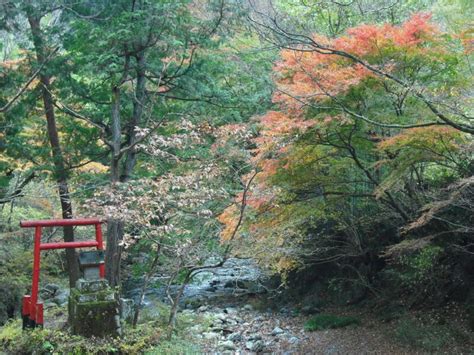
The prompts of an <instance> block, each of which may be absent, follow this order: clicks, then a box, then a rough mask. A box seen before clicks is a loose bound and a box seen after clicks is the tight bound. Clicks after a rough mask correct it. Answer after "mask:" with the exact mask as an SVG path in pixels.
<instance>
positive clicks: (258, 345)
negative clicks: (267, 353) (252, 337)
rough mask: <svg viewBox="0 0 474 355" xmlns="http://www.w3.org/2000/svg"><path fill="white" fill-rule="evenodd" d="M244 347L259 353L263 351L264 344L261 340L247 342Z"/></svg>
mask: <svg viewBox="0 0 474 355" xmlns="http://www.w3.org/2000/svg"><path fill="white" fill-rule="evenodd" d="M245 347H246V348H247V349H248V350H250V351H253V352H256V353H259V352H262V351H263V350H264V349H265V343H264V342H263V341H262V340H256V341H248V342H246V343H245Z"/></svg>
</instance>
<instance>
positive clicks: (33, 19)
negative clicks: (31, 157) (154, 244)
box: [28, 13, 79, 287]
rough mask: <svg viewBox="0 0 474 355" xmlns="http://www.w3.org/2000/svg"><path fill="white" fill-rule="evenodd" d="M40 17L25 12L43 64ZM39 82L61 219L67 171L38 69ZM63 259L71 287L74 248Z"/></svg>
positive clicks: (68, 237) (75, 272)
mask: <svg viewBox="0 0 474 355" xmlns="http://www.w3.org/2000/svg"><path fill="white" fill-rule="evenodd" d="M40 19H41V18H40V17H38V16H35V15H33V14H31V13H29V14H28V22H29V24H30V28H31V34H32V36H33V44H34V48H35V52H36V58H37V62H38V63H44V62H45V60H46V55H45V47H44V43H43V37H42V33H41V27H40ZM39 79H40V83H41V86H42V87H41V96H42V99H43V106H44V113H45V116H46V122H47V131H48V139H49V143H50V145H51V153H52V158H53V164H54V177H55V180H56V183H57V184H58V193H59V200H60V202H61V212H62V217H63V218H65V219H69V218H72V216H73V211H72V203H71V198H70V196H69V185H68V173H67V171H66V168H65V164H64V157H63V154H62V151H61V145H60V142H59V136H58V128H57V125H56V116H55V112H54V104H53V98H52V96H51V91H50V88H51V85H50V77H49V75H48V74H45V73H44V71H42V72H41V73H40V75H39ZM63 233H64V241H65V242H72V241H74V231H73V228H72V226H68V227H64V228H63ZM66 262H67V268H68V272H69V285H70V286H71V287H73V286H75V283H76V280H77V279H78V278H79V265H78V261H77V257H76V252H75V250H74V249H66Z"/></svg>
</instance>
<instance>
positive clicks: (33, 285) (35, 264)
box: [30, 226, 41, 320]
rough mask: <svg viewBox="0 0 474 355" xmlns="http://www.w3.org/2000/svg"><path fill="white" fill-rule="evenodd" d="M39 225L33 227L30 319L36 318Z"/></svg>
mask: <svg viewBox="0 0 474 355" xmlns="http://www.w3.org/2000/svg"><path fill="white" fill-rule="evenodd" d="M40 244H41V227H39V226H37V227H36V228H35V247H34V250H33V280H32V282H31V300H30V319H32V320H36V303H37V302H38V285H39V273H40V257H41V253H40Z"/></svg>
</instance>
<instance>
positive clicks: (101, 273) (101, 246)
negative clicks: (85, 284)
mask: <svg viewBox="0 0 474 355" xmlns="http://www.w3.org/2000/svg"><path fill="white" fill-rule="evenodd" d="M95 240H96V241H97V250H104V242H103V241H102V226H101V225H100V224H96V225H95ZM99 276H100V277H101V278H104V277H105V264H101V265H100V266H99Z"/></svg>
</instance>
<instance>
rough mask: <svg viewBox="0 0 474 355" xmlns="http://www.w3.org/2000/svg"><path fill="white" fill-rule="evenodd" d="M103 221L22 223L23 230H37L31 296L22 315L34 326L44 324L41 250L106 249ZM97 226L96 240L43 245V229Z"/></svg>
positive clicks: (72, 220)
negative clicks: (41, 297)
mask: <svg viewBox="0 0 474 355" xmlns="http://www.w3.org/2000/svg"><path fill="white" fill-rule="evenodd" d="M101 223H103V221H102V220H100V219H98V218H78V219H50V220H43V221H22V222H20V226H21V227H23V228H30V227H34V228H35V238H34V249H33V279H32V282H31V296H29V295H25V296H24V297H23V303H22V306H23V307H22V315H23V316H25V317H29V319H31V320H32V321H33V324H39V325H42V324H43V304H42V303H38V289H39V275H40V263H41V250H49V249H66V248H90V247H96V248H97V249H98V250H103V249H104V242H103V240H102V229H101ZM90 225H94V226H95V240H89V241H82V242H63V243H43V244H41V228H42V227H63V226H90ZM99 272H100V277H102V278H103V277H104V276H105V267H104V264H102V265H100V266H99Z"/></svg>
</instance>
